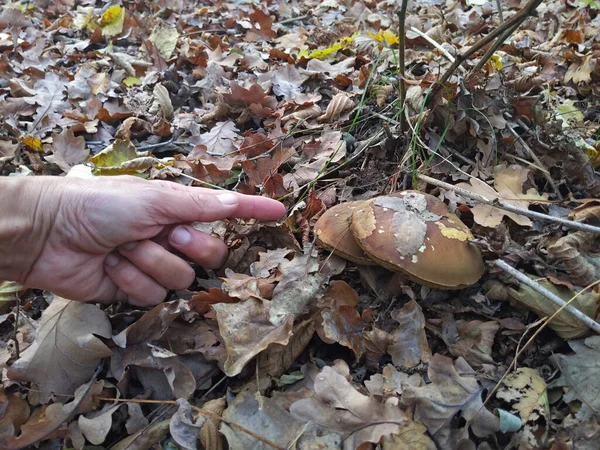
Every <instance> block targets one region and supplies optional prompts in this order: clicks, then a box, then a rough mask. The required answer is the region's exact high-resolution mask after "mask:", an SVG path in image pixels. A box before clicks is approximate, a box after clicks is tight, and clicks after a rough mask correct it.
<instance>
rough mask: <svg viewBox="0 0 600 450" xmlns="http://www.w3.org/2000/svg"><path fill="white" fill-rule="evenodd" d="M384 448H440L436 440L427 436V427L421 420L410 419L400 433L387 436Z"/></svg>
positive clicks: (399, 449)
mask: <svg viewBox="0 0 600 450" xmlns="http://www.w3.org/2000/svg"><path fill="white" fill-rule="evenodd" d="M382 448H383V450H438V448H437V446H436V445H435V442H433V441H432V440H431V438H430V437H429V436H427V428H425V427H424V426H423V425H421V424H420V423H419V422H413V421H410V422H409V424H408V425H407V426H406V427H405V428H403V429H402V431H401V432H400V433H398V434H392V435H391V436H386V437H385V438H384V440H383V447H382Z"/></svg>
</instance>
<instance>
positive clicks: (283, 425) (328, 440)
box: [220, 389, 342, 450]
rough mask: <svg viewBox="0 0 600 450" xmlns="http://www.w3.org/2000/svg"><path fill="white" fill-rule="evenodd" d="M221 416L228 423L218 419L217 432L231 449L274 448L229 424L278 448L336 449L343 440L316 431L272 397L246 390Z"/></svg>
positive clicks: (265, 449) (336, 435) (333, 435)
mask: <svg viewBox="0 0 600 450" xmlns="http://www.w3.org/2000/svg"><path fill="white" fill-rule="evenodd" d="M223 418H224V419H225V420H227V422H225V421H223V422H221V430H220V431H221V433H222V434H223V435H224V436H225V437H226V438H227V442H228V443H229V448H230V449H252V450H273V447H272V446H270V445H269V444H267V443H265V442H262V441H260V440H258V439H256V438H255V437H253V436H251V435H250V434H248V433H247V432H245V431H244V430H240V429H239V428H238V427H235V428H233V427H231V426H229V425H228V423H231V424H236V425H238V426H239V427H243V428H244V429H245V430H249V431H250V432H253V433H255V434H256V435H259V436H261V437H262V438H264V439H266V440H267V441H269V442H272V443H274V444H275V445H277V446H278V447H277V448H286V449H287V448H290V449H291V448H298V449H317V448H322V449H338V448H340V442H341V440H342V437H341V436H339V435H338V434H336V433H331V434H323V433H318V432H317V431H318V430H316V429H315V427H314V426H311V425H310V424H309V425H306V424H304V423H303V422H302V421H301V420H298V419H297V418H295V417H294V416H293V414H290V413H289V412H288V411H286V410H285V409H284V408H283V407H282V406H281V405H279V404H278V403H277V402H276V401H275V400H274V399H272V398H268V397H261V396H260V394H254V393H252V392H249V390H248V389H246V390H244V391H242V392H241V393H240V394H238V396H237V397H236V398H235V399H234V400H233V401H232V402H230V404H229V406H228V407H227V409H226V410H225V412H224V413H223ZM311 444H312V445H311Z"/></svg>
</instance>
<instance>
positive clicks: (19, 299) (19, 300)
mask: <svg viewBox="0 0 600 450" xmlns="http://www.w3.org/2000/svg"><path fill="white" fill-rule="evenodd" d="M15 295H16V297H17V312H16V314H15V337H14V340H15V356H16V359H19V358H20V357H21V352H20V348H19V339H18V337H17V333H18V331H19V314H20V312H21V296H20V295H19V293H18V292H16V293H15Z"/></svg>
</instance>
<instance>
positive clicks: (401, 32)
mask: <svg viewBox="0 0 600 450" xmlns="http://www.w3.org/2000/svg"><path fill="white" fill-rule="evenodd" d="M407 6H408V0H402V4H401V5H400V11H398V38H399V39H400V43H399V45H398V66H399V67H398V71H399V72H400V77H399V78H398V92H399V93H400V108H402V109H404V108H405V107H406V106H405V105H404V103H405V101H406V81H404V64H405V60H404V51H405V47H406V32H405V28H404V27H405V25H406V24H405V20H406V7H407ZM403 130H404V114H400V131H403Z"/></svg>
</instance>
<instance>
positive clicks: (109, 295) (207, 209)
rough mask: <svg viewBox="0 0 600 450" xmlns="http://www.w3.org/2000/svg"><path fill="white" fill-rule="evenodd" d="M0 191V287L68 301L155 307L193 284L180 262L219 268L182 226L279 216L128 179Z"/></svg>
mask: <svg viewBox="0 0 600 450" xmlns="http://www.w3.org/2000/svg"><path fill="white" fill-rule="evenodd" d="M11 178H12V177H11ZM1 183H4V184H0V187H2V188H3V189H2V191H3V192H4V193H8V194H7V195H6V198H4V197H3V198H0V208H1V209H2V210H3V214H2V217H0V250H2V253H3V254H4V255H8V258H3V259H4V262H0V279H8V280H14V281H18V282H19V283H21V284H24V285H25V286H28V287H36V288H42V289H47V290H49V291H52V292H54V293H55V294H57V295H60V296H62V297H65V298H68V299H71V300H81V301H101V302H110V301H129V302H131V303H133V304H136V305H141V306H150V305H154V304H157V303H159V302H160V301H162V300H163V299H164V298H165V296H166V294H167V290H168V289H185V288H187V287H188V286H189V285H190V284H191V283H192V282H193V280H194V271H193V269H192V267H191V266H190V264H189V263H188V262H187V261H186V259H189V260H192V261H195V262H197V263H198V264H200V265H202V266H204V267H207V268H217V267H219V266H221V265H222V264H223V263H224V261H225V260H226V258H227V253H228V252H227V248H226V246H225V244H224V243H223V242H221V241H220V240H218V239H216V238H214V237H211V236H209V235H206V234H204V233H202V232H199V231H197V230H195V229H194V228H192V227H191V226H189V224H190V223H191V222H193V221H205V222H210V221H214V220H218V219H223V218H227V217H240V218H256V219H258V220H276V219H279V218H280V217H281V216H282V215H283V213H284V207H283V205H282V204H281V203H279V202H276V201H274V200H270V199H267V198H262V197H258V196H245V195H240V194H234V193H231V192H225V191H217V190H210V189H203V188H196V187H186V186H182V185H179V184H176V183H173V182H167V181H145V180H141V179H138V178H135V177H125V176H121V177H99V178H97V179H91V180H88V179H76V178H57V177H27V179H22V180H15V179H11V180H6V179H5V180H2V181H1ZM19 183H20V184H19ZM5 187H6V188H7V189H4V188H5ZM4 212H5V213H4ZM11 213H14V214H11ZM184 258H185V259H184ZM11 259H12V260H11Z"/></svg>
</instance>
